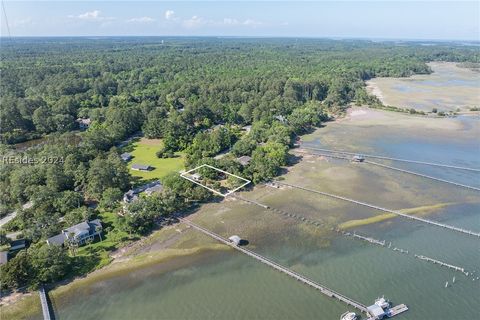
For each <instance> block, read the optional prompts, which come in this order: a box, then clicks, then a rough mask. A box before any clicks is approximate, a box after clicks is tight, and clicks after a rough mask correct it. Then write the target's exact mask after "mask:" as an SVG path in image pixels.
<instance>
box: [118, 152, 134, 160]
mask: <svg viewBox="0 0 480 320" xmlns="http://www.w3.org/2000/svg"><path fill="white" fill-rule="evenodd" d="M120 158H122V160H123V161H129V160H130V159H132V155H131V154H130V153H128V152H125V153H122V154H121V155H120Z"/></svg>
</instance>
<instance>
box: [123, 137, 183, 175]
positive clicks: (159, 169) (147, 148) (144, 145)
mask: <svg viewBox="0 0 480 320" xmlns="http://www.w3.org/2000/svg"><path fill="white" fill-rule="evenodd" d="M161 148H162V140H160V139H146V138H142V139H140V140H138V141H136V142H133V143H132V145H131V146H128V147H126V150H125V151H126V152H129V153H130V154H131V155H132V156H133V159H132V160H130V162H129V163H128V167H129V168H131V167H132V164H134V163H136V164H143V165H150V166H152V167H154V169H153V170H151V171H136V170H131V169H130V173H131V174H132V176H134V177H140V178H141V179H142V180H153V179H161V178H163V177H165V176H166V175H168V174H169V173H171V172H173V171H175V172H178V171H180V170H182V169H183V168H184V159H183V154H181V153H177V154H176V155H177V157H176V158H168V159H160V158H158V157H157V155H156V152H157V151H158V150H160V149H161Z"/></svg>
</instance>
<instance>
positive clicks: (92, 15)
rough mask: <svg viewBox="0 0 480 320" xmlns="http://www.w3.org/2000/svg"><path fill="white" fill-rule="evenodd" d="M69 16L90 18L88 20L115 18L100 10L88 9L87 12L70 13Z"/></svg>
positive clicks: (81, 18)
mask: <svg viewBox="0 0 480 320" xmlns="http://www.w3.org/2000/svg"><path fill="white" fill-rule="evenodd" d="M68 17H69V18H76V19H80V20H88V21H108V20H114V18H113V17H105V16H103V15H102V13H101V11H100V10H93V11H87V12H85V13H81V14H79V15H69V16H68Z"/></svg>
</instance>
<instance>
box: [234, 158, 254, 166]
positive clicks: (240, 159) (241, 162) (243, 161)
mask: <svg viewBox="0 0 480 320" xmlns="http://www.w3.org/2000/svg"><path fill="white" fill-rule="evenodd" d="M251 160H252V157H249V156H241V157H240V158H237V161H238V162H239V163H240V164H241V165H242V166H246V165H247V164H249V163H250V161H251Z"/></svg>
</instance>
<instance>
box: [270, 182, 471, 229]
mask: <svg viewBox="0 0 480 320" xmlns="http://www.w3.org/2000/svg"><path fill="white" fill-rule="evenodd" d="M275 183H277V184H280V185H284V186H288V187H292V188H297V189H300V190H304V191H308V192H312V193H316V194H320V195H324V196H327V197H330V198H334V199H338V200H343V201H347V202H350V203H355V204H358V205H361V206H364V207H368V208H372V209H375V210H379V211H384V212H388V213H393V214H395V215H398V216H401V217H404V218H407V219H410V220H415V221H420V222H423V223H426V224H430V225H434V226H437V227H440V228H444V229H448V230H452V231H456V232H459V233H463V234H467V235H470V236H475V237H479V238H480V233H479V232H474V231H470V230H466V229H463V228H459V227H454V226H451V225H448V224H444V223H440V222H437V221H433V220H428V219H425V218H421V217H416V216H413V215H408V214H405V213H402V212H400V211H396V210H391V209H386V208H382V207H379V206H375V205H373V204H369V203H366V202H361V201H357V200H353V199H350V198H347V197H342V196H338V195H335V194H331V193H327V192H323V191H318V190H313V189H310V188H306V187H302V186H298V185H294V184H290V183H286V182H282V181H275Z"/></svg>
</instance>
